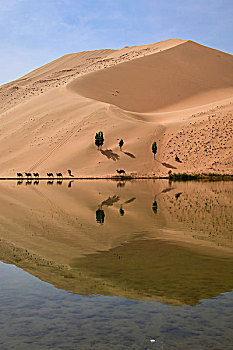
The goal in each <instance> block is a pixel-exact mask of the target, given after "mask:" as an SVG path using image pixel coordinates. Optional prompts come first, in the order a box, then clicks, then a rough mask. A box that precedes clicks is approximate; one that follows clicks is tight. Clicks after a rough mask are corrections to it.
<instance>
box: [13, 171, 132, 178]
mask: <svg viewBox="0 0 233 350" xmlns="http://www.w3.org/2000/svg"><path fill="white" fill-rule="evenodd" d="M67 172H68V174H69V176H70V177H74V175H73V174H72V172H71V170H69V169H68V170H67ZM116 172H117V173H118V174H119V175H126V172H125V170H122V169H120V170H118V169H117V170H116ZM23 174H25V176H26V178H27V179H28V178H32V177H34V178H37V179H39V178H40V174H39V173H29V172H25V173H17V177H18V178H23V177H24V176H23ZM47 177H48V178H54V175H53V173H47ZM56 177H57V178H62V179H63V175H62V173H56Z"/></svg>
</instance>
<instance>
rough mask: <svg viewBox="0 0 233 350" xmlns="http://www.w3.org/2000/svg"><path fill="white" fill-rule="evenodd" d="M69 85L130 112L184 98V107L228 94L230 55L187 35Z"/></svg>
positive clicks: (232, 79) (232, 88)
mask: <svg viewBox="0 0 233 350" xmlns="http://www.w3.org/2000/svg"><path fill="white" fill-rule="evenodd" d="M68 89H70V90H71V91H73V92H76V93H78V94H80V95H82V96H85V97H89V98H92V99H95V100H99V101H103V102H107V103H111V104H114V105H117V106H118V107H120V108H123V109H125V110H129V111H135V112H151V111H156V110H160V109H164V108H166V107H168V106H172V105H175V104H179V103H180V102H181V101H186V100H187V103H184V104H183V105H181V106H180V107H183V108H188V107H193V106H197V105H200V104H201V103H202V102H204V103H203V104H207V103H211V102H214V101H216V100H218V99H223V98H228V97H230V96H232V92H233V56H232V55H229V54H226V53H223V52H220V51H217V50H213V49H210V48H207V47H205V46H202V45H199V44H196V43H194V42H191V41H188V42H185V43H183V44H180V45H177V46H175V47H173V48H170V49H168V50H165V51H161V52H157V53H155V54H151V55H148V56H145V57H142V58H138V59H135V60H132V61H129V62H124V63H121V64H118V65H116V66H115V67H111V68H107V69H102V70H100V71H98V72H94V73H90V74H87V75H86V76H84V77H80V78H78V79H76V80H74V81H73V82H71V83H70V84H68ZM202 94H204V97H203V101H202V99H201V98H200V96H201V95H202ZM195 96H197V98H196V100H191V101H190V99H192V98H193V97H195ZM200 102H201V103H200Z"/></svg>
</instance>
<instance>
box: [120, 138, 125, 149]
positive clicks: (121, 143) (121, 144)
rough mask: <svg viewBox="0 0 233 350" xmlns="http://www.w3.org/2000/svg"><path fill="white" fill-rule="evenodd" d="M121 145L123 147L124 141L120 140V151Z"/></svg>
mask: <svg viewBox="0 0 233 350" xmlns="http://www.w3.org/2000/svg"><path fill="white" fill-rule="evenodd" d="M123 145H124V141H123V140H122V139H120V142H119V147H120V150H121V149H122V147H123Z"/></svg>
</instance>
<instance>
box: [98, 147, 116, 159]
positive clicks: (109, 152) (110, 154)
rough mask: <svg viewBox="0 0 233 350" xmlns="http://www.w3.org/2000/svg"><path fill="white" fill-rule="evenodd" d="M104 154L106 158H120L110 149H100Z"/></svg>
mask: <svg viewBox="0 0 233 350" xmlns="http://www.w3.org/2000/svg"><path fill="white" fill-rule="evenodd" d="M100 152H101V153H102V154H103V155H104V156H106V157H107V158H108V159H112V160H114V161H116V160H118V159H119V158H120V156H119V154H117V153H114V152H113V151H112V150H111V149H106V150H102V149H101V151H100Z"/></svg>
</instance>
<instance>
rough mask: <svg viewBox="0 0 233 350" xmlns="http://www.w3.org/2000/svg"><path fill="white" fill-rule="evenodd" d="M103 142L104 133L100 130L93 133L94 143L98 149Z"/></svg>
mask: <svg viewBox="0 0 233 350" xmlns="http://www.w3.org/2000/svg"><path fill="white" fill-rule="evenodd" d="M103 144H104V134H103V132H102V131H99V132H97V133H96V134H95V145H96V146H97V147H98V149H100V147H102V146H103Z"/></svg>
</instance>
